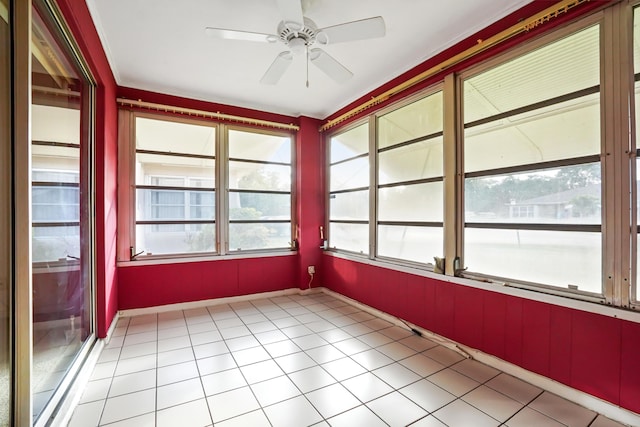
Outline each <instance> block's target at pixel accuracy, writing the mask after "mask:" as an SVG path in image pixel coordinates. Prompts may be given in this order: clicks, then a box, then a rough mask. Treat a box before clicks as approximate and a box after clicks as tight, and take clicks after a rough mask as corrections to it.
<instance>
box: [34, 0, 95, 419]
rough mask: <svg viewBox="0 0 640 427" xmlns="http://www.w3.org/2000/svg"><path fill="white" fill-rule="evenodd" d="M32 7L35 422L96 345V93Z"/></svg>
mask: <svg viewBox="0 0 640 427" xmlns="http://www.w3.org/2000/svg"><path fill="white" fill-rule="evenodd" d="M33 5H34V6H33V11H32V34H31V53H32V56H31V68H32V74H31V88H32V90H31V94H32V104H31V232H32V237H31V258H32V281H33V289H32V298H33V299H32V308H33V315H32V318H33V363H32V372H31V385H32V402H33V417H34V420H37V419H38V418H39V417H40V416H42V418H43V419H46V417H45V416H44V415H45V412H47V411H48V410H49V409H50V407H51V406H54V405H55V401H56V400H57V399H58V398H59V396H60V394H62V393H61V392H62V391H63V389H64V388H65V387H66V384H67V383H68V381H69V377H70V375H69V373H70V372H72V371H73V370H74V369H76V368H77V367H78V365H79V364H80V362H81V359H82V356H83V352H84V351H85V347H86V346H85V344H86V343H87V342H89V341H90V340H91V339H93V332H94V330H93V319H92V301H93V298H92V282H93V280H92V276H93V272H92V265H93V253H94V251H93V238H92V226H91V221H92V219H91V218H92V212H93V200H92V179H91V176H92V174H93V172H92V166H91V165H92V161H91V150H90V147H91V140H92V138H91V132H92V125H91V123H92V114H93V113H92V108H91V105H92V96H93V94H92V90H93V88H92V83H91V80H90V77H89V76H88V74H87V73H86V71H85V69H84V68H83V66H82V63H81V62H80V59H79V58H78V56H77V54H76V52H74V49H73V46H72V45H71V44H70V43H69V42H68V41H67V40H68V39H67V38H66V37H65V35H64V34H63V31H62V29H61V28H60V25H59V22H58V21H57V20H56V17H55V14H54V13H52V12H51V11H50V10H49V9H48V8H47V7H46V6H45V4H44V2H43V3H40V2H39V1H34V3H33ZM45 408H47V410H45Z"/></svg>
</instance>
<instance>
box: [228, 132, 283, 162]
mask: <svg viewBox="0 0 640 427" xmlns="http://www.w3.org/2000/svg"><path fill="white" fill-rule="evenodd" d="M229 158H231V159H247V160H259V161H265V162H274V163H291V138H289V137H288V136H281V135H269V134H264V133H257V132H244V131H239V130H233V129H231V130H229Z"/></svg>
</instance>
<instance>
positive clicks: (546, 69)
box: [464, 25, 600, 123]
mask: <svg viewBox="0 0 640 427" xmlns="http://www.w3.org/2000/svg"><path fill="white" fill-rule="evenodd" d="M599 31H600V28H599V26H597V25H596V26H592V27H590V28H587V29H585V30H583V31H580V32H578V33H576V34H573V35H570V36H568V37H565V38H564V39H561V40H559V41H556V42H553V43H551V44H549V45H547V46H544V47H542V48H540V49H537V50H535V51H533V52H530V53H528V54H526V55H522V56H520V57H518V58H515V59H513V60H511V61H508V62H505V63H503V64H501V65H499V66H497V67H495V68H493V69H491V70H489V71H486V72H484V73H482V74H480V75H478V76H475V77H472V78H470V79H468V80H466V81H465V82H464V121H465V123H469V122H472V121H474V120H478V119H481V118H484V117H489V116H493V115H495V114H497V113H501V112H505V111H510V110H513V109H515V108H518V107H523V106H525V105H530V104H533V103H535V102H539V101H544V100H546V99H550V98H554V97H556V96H559V95H564V94H567V93H571V92H575V91H577V90H580V89H584V88H588V87H592V86H596V85H598V84H599V83H600V63H599V47H600V39H599ZM541 82H544V84H541Z"/></svg>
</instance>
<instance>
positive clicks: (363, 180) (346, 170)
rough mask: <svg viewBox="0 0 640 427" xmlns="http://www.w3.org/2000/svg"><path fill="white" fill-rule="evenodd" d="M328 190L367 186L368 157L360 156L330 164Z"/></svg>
mask: <svg viewBox="0 0 640 427" xmlns="http://www.w3.org/2000/svg"><path fill="white" fill-rule="evenodd" d="M329 173H330V179H331V182H330V183H329V189H330V191H339V190H348V189H350V188H362V187H368V186H369V158H368V157H360V158H357V159H354V160H349V161H346V162H344V163H339V164H337V165H333V166H331V170H330V171H329Z"/></svg>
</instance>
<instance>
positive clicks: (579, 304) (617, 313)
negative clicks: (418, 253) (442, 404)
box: [324, 251, 640, 323]
mask: <svg viewBox="0 0 640 427" xmlns="http://www.w3.org/2000/svg"><path fill="white" fill-rule="evenodd" d="M324 254H325V255H327V256H333V257H336V258H341V259H345V260H348V261H353V262H358V263H361V264H366V265H371V266H375V267H382V268H386V269H389V270H394V271H398V272H402V273H408V274H413V275H416V276H422V277H427V278H429V279H434V280H439V281H442V282H448V283H454V284H456V285H462V286H469V287H472V288H475V289H481V290H485V291H491V292H496V293H500V294H504V295H510V296H514V297H518V298H523V299H528V300H531V301H537V302H543V303H546V304H553V305H556V306H559V307H566V308H571V309H575V310H580V311H584V312H589V313H594V314H599V315H602V316H608V317H613V318H616V319H622V320H627V321H630V322H634V323H640V312H637V311H634V308H637V306H635V307H634V306H632V309H626V308H622V307H616V306H611V305H606V304H604V303H596V302H590V301H585V300H579V299H575V298H571V297H567V296H559V295H553V294H547V293H543V292H541V291H536V290H529V289H522V288H517V287H513V286H507V285H505V284H503V283H499V282H492V283H490V282H485V281H482V280H477V279H470V278H462V277H455V276H447V275H444V274H438V273H434V272H433V271H429V270H427V269H423V268H416V267H412V266H409V265H401V264H395V263H390V262H387V261H381V260H375V259H369V258H365V257H360V256H355V255H351V254H345V253H341V252H333V251H325V252H324ZM329 288H330V287H329Z"/></svg>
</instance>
